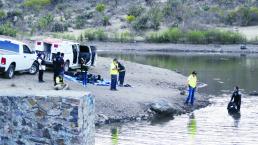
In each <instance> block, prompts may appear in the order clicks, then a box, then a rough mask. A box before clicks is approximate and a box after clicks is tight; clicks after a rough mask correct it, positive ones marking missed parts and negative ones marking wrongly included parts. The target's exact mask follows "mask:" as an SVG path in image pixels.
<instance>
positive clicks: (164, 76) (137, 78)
mask: <svg viewBox="0 0 258 145" xmlns="http://www.w3.org/2000/svg"><path fill="white" fill-rule="evenodd" d="M97 62H98V63H97V66H96V67H94V68H91V69H90V71H89V72H90V73H93V74H100V75H101V76H102V77H103V78H104V79H105V80H110V75H109V65H110V63H111V59H110V58H103V57H99V58H98V60H97ZM121 62H122V63H124V65H125V66H126V79H125V83H126V84H130V85H132V86H133V87H119V88H118V90H119V91H110V90H109V87H108V86H96V85H91V84H89V85H88V86H87V87H86V88H84V87H82V85H81V84H79V83H76V82H72V81H68V80H66V82H67V83H68V84H69V86H70V89H71V90H78V91H89V92H91V93H92V94H93V95H94V96H95V99H96V123H97V124H104V123H110V122H124V121H130V120H141V119H150V118H151V117H152V115H153V114H154V112H153V111H151V110H150V105H151V104H153V103H159V102H161V104H158V105H161V106H162V105H165V106H166V107H167V106H168V107H170V108H169V109H170V111H171V110H172V111H171V113H172V114H180V113H185V112H189V111H191V110H192V109H193V108H191V107H188V106H185V105H183V102H184V99H185V97H186V96H184V95H180V91H179V89H180V88H182V87H184V86H185V83H186V77H185V76H182V75H181V74H177V73H176V72H173V71H170V70H166V69H161V68H157V67H152V66H147V65H142V64H137V63H132V62H124V61H121ZM37 77H38V76H37V75H28V74H18V75H16V76H15V78H13V79H11V80H7V79H3V78H2V77H1V78H0V81H1V89H3V90H7V89H10V88H12V89H19V90H22V91H26V90H35V91H36V92H37V91H39V92H40V91H41V90H53V73H52V72H46V73H45V74H44V80H45V81H46V82H45V83H38V81H37ZM162 102H163V104H162ZM164 103H165V104H164ZM207 105H208V101H207V97H204V96H201V95H200V94H198V95H197V100H196V104H195V106H194V109H196V108H200V107H204V106H207Z"/></svg>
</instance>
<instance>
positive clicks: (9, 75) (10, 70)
mask: <svg viewBox="0 0 258 145" xmlns="http://www.w3.org/2000/svg"><path fill="white" fill-rule="evenodd" d="M14 72H15V67H14V65H10V66H9V68H8V70H7V71H6V72H5V78H8V79H11V78H13V76H14Z"/></svg>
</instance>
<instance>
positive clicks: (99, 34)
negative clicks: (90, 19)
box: [83, 29, 108, 41]
mask: <svg viewBox="0 0 258 145" xmlns="http://www.w3.org/2000/svg"><path fill="white" fill-rule="evenodd" d="M83 38H84V39H86V40H89V41H92V40H99V41H104V40H107V38H108V36H107V34H106V32H105V31H104V30H103V29H87V30H85V32H84V36H83Z"/></svg>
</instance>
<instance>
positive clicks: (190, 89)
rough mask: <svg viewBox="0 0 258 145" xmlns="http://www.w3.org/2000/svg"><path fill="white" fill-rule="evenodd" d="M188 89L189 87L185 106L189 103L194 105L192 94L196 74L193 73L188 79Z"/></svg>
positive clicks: (195, 84)
mask: <svg viewBox="0 0 258 145" xmlns="http://www.w3.org/2000/svg"><path fill="white" fill-rule="evenodd" d="M187 81H188V87H189V94H188V97H187V99H186V101H185V104H188V103H189V101H190V103H191V105H193V104H194V93H195V90H196V86H197V73H196V72H195V71H193V72H192V74H191V75H190V76H189V77H188V79H187Z"/></svg>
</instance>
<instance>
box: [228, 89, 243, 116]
mask: <svg viewBox="0 0 258 145" xmlns="http://www.w3.org/2000/svg"><path fill="white" fill-rule="evenodd" d="M230 102H234V103H235V105H236V106H237V111H238V112H239V111H240V108H241V94H240V93H239V88H238V86H236V87H235V90H234V92H233V94H232V96H231V99H230Z"/></svg>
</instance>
